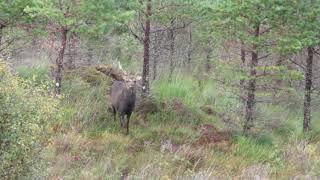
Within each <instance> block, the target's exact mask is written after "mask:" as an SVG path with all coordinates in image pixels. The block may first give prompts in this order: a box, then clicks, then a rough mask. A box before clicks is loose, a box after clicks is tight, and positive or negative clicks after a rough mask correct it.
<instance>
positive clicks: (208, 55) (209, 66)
mask: <svg viewBox="0 0 320 180" xmlns="http://www.w3.org/2000/svg"><path fill="white" fill-rule="evenodd" d="M211 54H212V49H211V47H209V48H208V49H207V55H206V72H207V73H209V72H210V70H211V62H210V60H211Z"/></svg>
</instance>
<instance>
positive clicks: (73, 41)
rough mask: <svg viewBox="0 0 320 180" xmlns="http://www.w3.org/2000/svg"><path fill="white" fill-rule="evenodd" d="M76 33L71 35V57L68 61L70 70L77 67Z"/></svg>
mask: <svg viewBox="0 0 320 180" xmlns="http://www.w3.org/2000/svg"><path fill="white" fill-rule="evenodd" d="M76 38H77V37H76V35H75V34H72V35H70V36H69V43H70V44H69V58H68V63H67V68H68V69H69V70H72V69H74V68H75V59H76V55H77V52H76V51H77V48H76V43H77V39H76Z"/></svg>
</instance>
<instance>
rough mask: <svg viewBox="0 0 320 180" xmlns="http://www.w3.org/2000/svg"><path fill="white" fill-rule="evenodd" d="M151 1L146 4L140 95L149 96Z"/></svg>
mask: <svg viewBox="0 0 320 180" xmlns="http://www.w3.org/2000/svg"><path fill="white" fill-rule="evenodd" d="M151 13H152V12H151V0H148V2H147V10H146V13H145V14H146V22H145V31H144V41H143V47H144V53H143V70H142V93H143V94H144V95H146V94H149V60H150V54H149V46H150V16H151Z"/></svg>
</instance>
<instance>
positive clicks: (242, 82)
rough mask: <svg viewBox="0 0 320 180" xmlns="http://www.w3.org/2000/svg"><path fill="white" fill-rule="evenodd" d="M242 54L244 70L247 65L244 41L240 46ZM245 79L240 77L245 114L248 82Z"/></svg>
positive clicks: (241, 99)
mask: <svg viewBox="0 0 320 180" xmlns="http://www.w3.org/2000/svg"><path fill="white" fill-rule="evenodd" d="M240 54H241V68H242V69H243V70H244V69H245V66H246V64H245V63H246V50H245V46H244V43H243V42H241V47H240ZM245 83H246V82H245V79H244V78H242V79H240V96H241V97H240V101H241V104H242V113H243V114H245V112H246V103H247V102H246V99H245V98H244V97H245V92H246V84H245Z"/></svg>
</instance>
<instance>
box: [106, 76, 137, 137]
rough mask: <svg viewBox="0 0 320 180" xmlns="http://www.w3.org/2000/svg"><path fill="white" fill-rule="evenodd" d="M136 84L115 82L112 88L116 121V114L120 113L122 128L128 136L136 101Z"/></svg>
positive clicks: (112, 102)
mask: <svg viewBox="0 0 320 180" xmlns="http://www.w3.org/2000/svg"><path fill="white" fill-rule="evenodd" d="M135 84H136V83H135V81H133V82H123V81H115V82H114V83H113V84H112V87H111V104H112V110H113V115H114V120H116V114H117V113H118V114H119V117H120V124H121V127H122V128H126V130H127V131H126V134H128V133H129V120H130V116H131V114H132V111H133V110H134V106H135V101H136V91H135Z"/></svg>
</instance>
